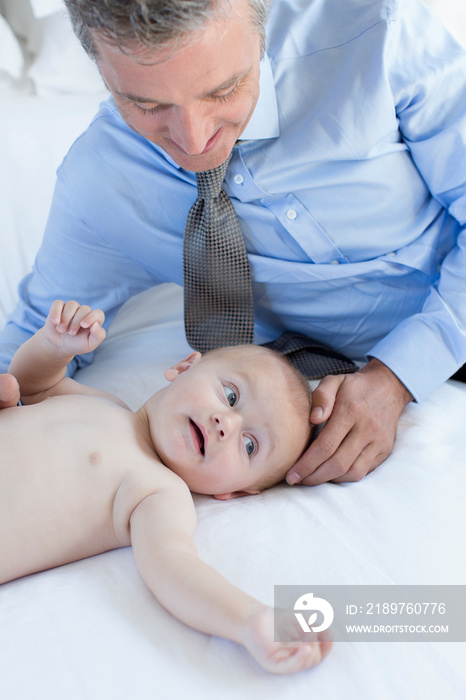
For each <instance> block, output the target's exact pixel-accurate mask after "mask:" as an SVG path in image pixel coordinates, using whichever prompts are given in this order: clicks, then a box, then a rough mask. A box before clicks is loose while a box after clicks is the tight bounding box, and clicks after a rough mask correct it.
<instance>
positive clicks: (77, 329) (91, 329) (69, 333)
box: [42, 300, 105, 355]
mask: <svg viewBox="0 0 466 700" xmlns="http://www.w3.org/2000/svg"><path fill="white" fill-rule="evenodd" d="M104 320H105V315H104V312H103V311H101V310H100V309H94V310H92V309H91V308H90V306H85V305H83V306H81V305H80V304H78V302H77V301H67V302H66V303H65V302H63V301H60V300H58V301H54V302H53V304H52V307H51V309H50V312H49V315H48V317H47V320H46V322H45V326H44V328H43V329H42V338H43V340H44V342H45V343H46V344H47V345H48V347H49V348H50V347H51V348H53V349H55V350H58V351H60V352H63V353H64V354H66V355H84V354H85V353H87V352H92V351H93V350H95V349H96V347H97V346H98V345H100V343H101V342H102V341H103V340H104V338H105V331H104V329H103V328H102V323H103V322H104Z"/></svg>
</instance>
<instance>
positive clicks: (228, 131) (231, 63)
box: [95, 0, 260, 172]
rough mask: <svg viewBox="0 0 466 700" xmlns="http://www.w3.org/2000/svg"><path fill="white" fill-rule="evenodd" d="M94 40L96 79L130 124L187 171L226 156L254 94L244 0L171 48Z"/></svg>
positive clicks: (252, 39)
mask: <svg viewBox="0 0 466 700" xmlns="http://www.w3.org/2000/svg"><path fill="white" fill-rule="evenodd" d="M95 43H96V47H97V51H98V56H99V58H98V65H99V68H100V71H101V73H102V77H103V79H104V81H105V83H106V85H107V87H108V89H109V90H110V92H111V93H112V95H113V97H114V99H115V102H116V105H117V107H118V110H119V112H120V114H121V116H122V117H123V119H124V120H125V122H126V123H127V124H128V126H129V127H131V129H133V130H134V131H136V132H137V133H138V134H140V135H141V136H144V138H146V139H148V140H149V141H151V142H152V143H155V144H157V145H158V146H160V147H161V148H162V149H163V150H164V151H165V152H166V153H167V154H168V155H170V156H171V157H172V158H173V160H174V161H175V162H176V163H177V164H178V165H180V166H181V167H182V168H184V169H185V170H190V171H192V172H200V171H203V170H209V169H211V168H215V167H217V166H218V165H220V164H221V163H223V162H224V161H225V160H226V158H227V157H228V154H229V153H230V151H231V149H232V148H233V146H234V144H235V142H236V140H237V139H238V138H239V137H240V136H241V134H242V132H243V130H244V129H245V127H246V125H247V123H248V121H249V119H250V118H251V116H252V113H253V111H254V108H255V106H256V103H257V99H258V97H259V64H260V37H259V34H258V33H257V31H256V30H255V29H254V27H253V25H252V23H251V20H250V18H249V13H248V5H247V3H246V2H245V0H241V3H238V4H237V6H236V7H235V8H234V9H233V10H232V12H231V16H229V17H228V18H218V19H216V20H215V21H213V22H211V23H210V24H208V25H206V27H205V28H204V29H203V30H202V31H200V32H199V33H198V34H197V35H196V37H195V39H194V42H190V43H189V44H188V45H187V46H186V47H185V48H178V49H177V50H175V51H174V52H173V51H172V52H170V51H167V50H159V51H150V50H148V49H140V50H139V51H138V52H136V53H130V54H129V53H123V52H122V51H121V50H120V49H118V48H116V47H110V46H108V45H106V44H105V43H103V42H102V41H99V38H98V37H95Z"/></svg>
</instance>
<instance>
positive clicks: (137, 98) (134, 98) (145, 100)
mask: <svg viewBox="0 0 466 700" xmlns="http://www.w3.org/2000/svg"><path fill="white" fill-rule="evenodd" d="M250 72H251V69H248V70H247V71H246V72H245V73H242V74H241V75H235V76H233V77H232V78H230V79H229V80H227V81H226V82H224V83H223V84H222V85H220V87H217V88H214V89H213V90H209V92H207V93H205V94H204V95H200V98H201V99H202V98H203V97H210V96H211V95H215V93H216V92H221V91H222V90H228V88H230V87H233V85H236V83H239V82H240V81H241V80H244V78H246V77H247V76H248V75H249V73H250ZM115 92H116V94H117V95H118V97H122V98H123V99H125V100H128V101H129V102H140V103H141V104H154V105H160V107H168V106H169V105H168V103H166V102H159V100H156V99H154V98H153V97H142V95H134V94H133V93H131V92H121V91H120V90H116V91H115Z"/></svg>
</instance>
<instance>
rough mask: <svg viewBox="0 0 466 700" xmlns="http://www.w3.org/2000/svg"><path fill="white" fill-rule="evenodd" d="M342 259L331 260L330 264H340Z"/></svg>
mask: <svg viewBox="0 0 466 700" xmlns="http://www.w3.org/2000/svg"><path fill="white" fill-rule="evenodd" d="M339 264H340V261H339V260H331V261H330V265H339Z"/></svg>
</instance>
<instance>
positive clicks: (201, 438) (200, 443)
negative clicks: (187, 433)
mask: <svg viewBox="0 0 466 700" xmlns="http://www.w3.org/2000/svg"><path fill="white" fill-rule="evenodd" d="M189 427H190V428H191V435H192V438H193V443H194V447H195V449H196V451H197V452H199V454H201V455H202V456H203V457H204V455H205V447H206V437H205V434H204V431H203V429H202V427H201V426H200V425H198V424H197V423H195V422H194V421H193V420H192V419H191V418H190V419H189Z"/></svg>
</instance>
